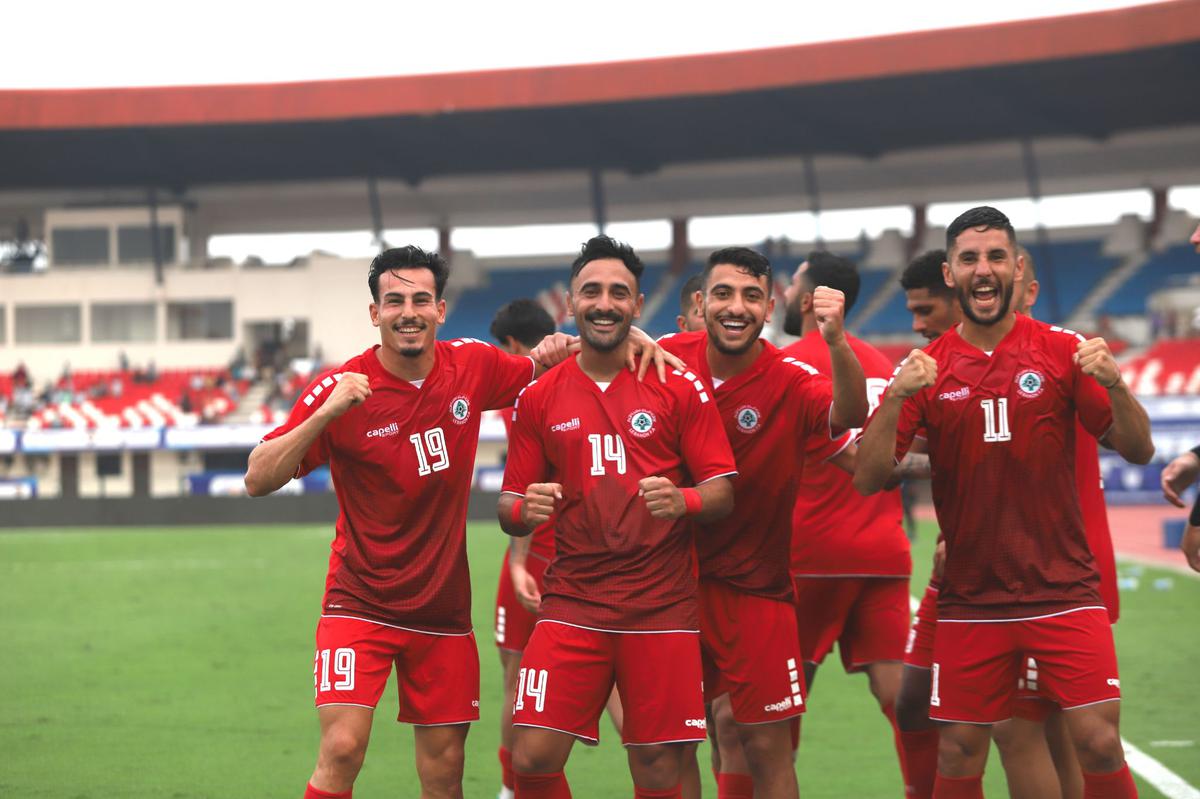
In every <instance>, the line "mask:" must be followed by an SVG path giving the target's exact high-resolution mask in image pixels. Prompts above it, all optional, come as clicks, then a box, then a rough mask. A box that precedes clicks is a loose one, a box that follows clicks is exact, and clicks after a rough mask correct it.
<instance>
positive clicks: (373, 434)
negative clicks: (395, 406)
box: [367, 422, 400, 438]
mask: <svg viewBox="0 0 1200 799" xmlns="http://www.w3.org/2000/svg"><path fill="white" fill-rule="evenodd" d="M399 433H400V425H398V424H397V423H395V422H392V423H391V424H389V425H388V426H387V427H376V428H375V429H374V430H368V431H367V438H387V437H388V436H394V435H398V434H399Z"/></svg>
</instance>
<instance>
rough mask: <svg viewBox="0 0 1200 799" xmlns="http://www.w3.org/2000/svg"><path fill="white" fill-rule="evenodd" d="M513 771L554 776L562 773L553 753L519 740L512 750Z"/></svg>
mask: <svg viewBox="0 0 1200 799" xmlns="http://www.w3.org/2000/svg"><path fill="white" fill-rule="evenodd" d="M512 764H513V771H515V772H517V773H518V774H554V773H555V772H557V771H561V768H560V767H559V764H558V762H557V760H556V759H555V758H554V757H553V756H552V755H551V753H549V752H546V751H542V750H541V749H539V748H538V747H535V746H531V745H530V744H529V743H528V742H525V741H522V740H521V739H520V738H518V739H517V741H516V743H514V744H513V750H512Z"/></svg>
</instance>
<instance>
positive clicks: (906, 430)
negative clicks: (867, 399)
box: [867, 392, 925, 463]
mask: <svg viewBox="0 0 1200 799" xmlns="http://www.w3.org/2000/svg"><path fill="white" fill-rule="evenodd" d="M923 393H924V392H921V393H918V394H915V395H913V396H911V397H909V398H908V399H906V400H904V404H903V405H901V406H900V419H899V420H898V421H897V422H896V462H897V463H899V462H900V460H901V459H902V458H903V457H904V456H905V455H907V454H908V448H909V447H911V446H912V442H913V439H914V438H916V437H917V436H918V435H919V436H921V437H924V436H925V418H924V414H923V413H922V411H921V399H920V398H921V396H922V395H923ZM867 423H868V424H870V421H869V420H868V422H867Z"/></svg>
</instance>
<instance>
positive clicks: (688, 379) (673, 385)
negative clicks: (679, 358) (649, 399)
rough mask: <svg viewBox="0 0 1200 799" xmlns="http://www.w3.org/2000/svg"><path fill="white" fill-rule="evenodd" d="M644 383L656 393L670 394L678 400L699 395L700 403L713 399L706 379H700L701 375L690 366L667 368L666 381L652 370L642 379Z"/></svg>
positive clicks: (686, 399)
mask: <svg viewBox="0 0 1200 799" xmlns="http://www.w3.org/2000/svg"><path fill="white" fill-rule="evenodd" d="M642 385H643V386H645V387H648V388H650V390H652V391H654V392H656V393H663V394H670V395H671V396H673V397H675V398H676V400H678V401H690V400H691V398H692V397H697V398H699V400H700V403H701V404H704V403H707V402H708V401H709V400H711V399H712V395H711V394H710V393H709V391H708V387H707V386H705V385H704V381H703V380H701V379H700V375H698V374H696V371H695V370H694V369H692V368H690V367H688V368H685V369H669V370H667V379H666V382H659V380H658V378H657V377H655V376H654V372H653V371H651V372H650V374H648V375H646V377H645V379H643V380H642Z"/></svg>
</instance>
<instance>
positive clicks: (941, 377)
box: [896, 315, 1112, 620]
mask: <svg viewBox="0 0 1200 799" xmlns="http://www.w3.org/2000/svg"><path fill="white" fill-rule="evenodd" d="M1080 340H1082V337H1080V336H1078V334H1076V333H1074V332H1072V331H1065V330H1063V329H1062V328H1056V327H1050V326H1049V325H1046V324H1043V323H1041V322H1037V321H1034V320H1032V319H1029V318H1027V317H1025V316H1021V315H1017V317H1016V323H1015V325H1014V327H1013V329H1012V330H1011V331H1010V332H1009V334H1008V335H1007V336H1005V337H1004V339H1003V340H1002V341H1001V342H1000V344H999V345H998V346H997V347H996V349H995V351H994V352H992V353H991V354H990V355H989V354H988V353H985V352H983V351H981V350H979V349H977V348H975V347H973V346H971V345H970V344H968V343H967V342H965V341H964V340H963V339H962V337H961V336H959V335H958V332H957V330H950V331H947V332H946V333H943V334H942V335H941V336H939V337H938V338H937V339H936V340H935V341H933V342H932V343H931V344H929V346H927V347H926V348H925V352H927V353H928V354H929V355H930V356H931V357H933V359H934V360H936V361H937V365H938V376H937V381H936V382H935V383H934V385H933V386H930V387H928V388H925V389H922V390H921V391H919V392H918V393H917V394H916V395H914V396H913V397H910V398H909V399H908V400H906V401H905V403H904V405H903V408H902V410H901V414H900V423H899V426H898V430H897V441H896V444H897V449H896V455H897V457H903V455H904V454H905V453H906V452H907V451H908V446H909V444H910V443H911V441H912V438H913V435H914V434H915V433H916V431H917V430H918V429H920V428H921V427H924V428H925V429H926V432H927V440H928V442H929V460H930V464H931V466H932V470H933V480H932V482H933V485H932V488H933V500H934V507H935V509H936V511H937V516H938V524H939V525H940V526H941V529H942V535H943V536H944V537H945V540H946V570H945V574H944V575H943V578H942V587H941V591H940V593H939V595H938V600H939V601H938V614H939V618H942V619H952V620H954V619H1017V618H1029V617H1033V616H1041V615H1046V614H1053V613H1058V612H1062V611H1065V610H1071V609H1075V608H1081V607H1092V606H1095V607H1099V606H1101V605H1102V600H1101V598H1100V578H1099V575H1098V574H1097V572H1096V563H1095V559H1094V558H1093V557H1092V553H1091V550H1090V549H1089V547H1088V541H1087V536H1086V534H1085V533H1084V530H1083V521H1082V518H1081V514H1080V510H1079V495H1078V492H1077V491H1076V488H1075V452H1076V447H1075V445H1076V441H1075V438H1076V435H1075V427H1076V424H1075V423H1076V417H1078V419H1079V421H1080V422H1082V424H1083V426H1084V428H1085V429H1086V430H1087V431H1088V432H1089V433H1091V434H1092V435H1094V436H1096V437H1097V438H1099V437H1101V436H1103V435H1104V434H1105V433H1106V432H1107V431H1108V429H1109V427H1111V425H1112V405H1111V403H1110V402H1109V399H1108V394H1107V393H1106V392H1105V391H1104V389H1103V388H1101V387H1100V385H1099V383H1097V382H1096V381H1095V380H1094V379H1093V378H1091V377H1088V376H1086V375H1084V374H1083V372H1081V371H1080V369H1079V367H1078V366H1077V365H1075V363H1074V355H1075V349H1076V345H1077V344H1078V342H1079V341H1080Z"/></svg>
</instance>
